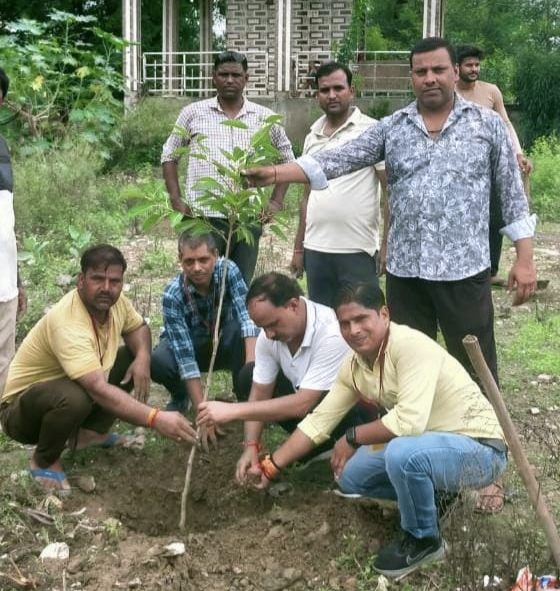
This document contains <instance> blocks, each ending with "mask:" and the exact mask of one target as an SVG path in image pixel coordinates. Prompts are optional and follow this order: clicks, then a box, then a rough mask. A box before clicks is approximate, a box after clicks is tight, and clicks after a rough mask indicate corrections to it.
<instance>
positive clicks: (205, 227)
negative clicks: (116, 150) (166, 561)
mask: <svg viewBox="0 0 560 591" xmlns="http://www.w3.org/2000/svg"><path fill="white" fill-rule="evenodd" d="M281 119H282V117H281V116H279V115H271V116H269V117H267V118H266V119H264V120H263V126H262V127H261V128H260V129H259V130H257V131H256V132H255V133H254V134H253V135H252V136H251V139H250V142H249V147H248V148H247V149H243V148H240V147H238V146H236V147H234V149H233V150H232V151H231V152H230V151H227V150H223V149H222V150H221V152H222V155H223V157H224V159H223V160H222V161H217V160H215V159H213V158H211V156H210V155H209V151H208V149H207V148H206V146H205V145H204V139H205V138H204V137H201V136H199V137H197V138H196V141H195V142H194V145H193V146H192V147H191V148H189V150H190V157H191V158H199V159H202V160H205V161H206V162H208V163H210V164H211V165H212V167H213V168H214V170H215V171H216V176H215V177H203V178H201V179H199V181H198V182H197V183H196V184H195V186H194V189H195V190H196V191H200V192H201V195H200V196H198V197H197V201H196V204H195V205H191V209H192V212H193V217H190V218H187V219H182V216H181V215H180V214H177V213H176V212H173V211H172V210H171V209H170V207H169V205H168V204H167V201H166V202H165V203H162V201H161V195H162V192H161V191H159V190H158V191H157V192H156V193H152V194H149V195H145V196H141V195H139V194H138V193H134V194H130V196H131V197H133V198H134V199H135V200H136V202H137V203H136V205H135V206H134V207H133V208H132V209H131V210H130V215H131V216H138V215H144V216H147V218H146V221H147V222H148V224H149V226H150V227H151V226H153V225H154V224H155V223H157V221H158V220H160V219H161V218H162V217H166V218H168V219H169V220H170V222H171V224H172V226H173V227H174V228H176V229H177V230H178V231H182V230H185V229H188V230H190V231H191V232H192V233H193V234H203V233H207V232H211V231H212V232H215V230H213V229H212V228H211V226H210V224H209V223H208V222H207V221H206V220H205V218H204V217H203V215H202V214H201V213H200V212H201V211H204V210H206V211H207V210H208V209H210V210H212V211H214V212H216V213H219V214H221V215H222V216H223V217H224V218H225V220H226V221H227V228H226V231H225V233H224V235H223V236H222V238H223V239H224V241H225V244H226V247H225V252H224V258H225V260H226V264H225V272H224V274H223V276H222V280H221V285H220V286H219V297H218V306H217V312H216V322H215V326H214V332H213V335H212V355H211V358H210V363H209V367H208V372H207V376H206V381H205V384H204V391H203V399H204V400H206V399H207V398H208V393H209V391H210V387H211V385H212V376H213V370H214V364H215V360H216V355H217V352H218V344H219V341H220V328H221V327H220V324H221V323H220V320H221V314H222V308H223V301H224V294H225V288H226V280H227V270H228V266H229V263H228V261H229V252H230V245H231V241H232V238H233V236H234V234H235V235H236V236H237V238H238V240H244V241H246V242H249V243H251V242H252V241H253V235H252V233H251V227H252V226H253V225H254V224H255V223H262V222H263V221H265V220H268V219H269V215H268V212H267V206H268V200H269V193H268V191H267V190H266V189H262V188H251V189H250V188H248V187H247V185H246V183H245V181H244V177H243V176H242V174H241V173H242V171H243V170H245V169H248V168H253V167H255V166H262V165H266V164H270V163H273V162H275V161H277V160H278V158H279V156H280V153H279V152H278V150H277V149H276V148H275V146H274V145H273V143H272V141H271V137H270V131H271V129H272V127H273V126H274V125H277V124H279V123H280V121H281ZM223 125H224V126H226V127H236V128H238V129H241V130H248V127H247V125H246V124H245V123H243V122H242V121H239V120H236V119H229V120H227V121H224V122H223ZM174 133H176V134H177V135H181V134H184V133H185V132H184V130H182V129H180V128H175V130H174ZM180 151H181V152H185V151H186V150H185V149H183V148H181V149H180ZM180 151H177V155H180ZM282 223H283V217H282V216H281V215H276V217H275V219H273V220H272V222H271V224H270V226H269V227H270V229H271V231H273V232H274V233H275V234H277V235H278V236H280V237H282V238H285V236H284V233H283V231H282V228H281V224H282ZM199 432H200V429H199ZM196 449H197V448H196V447H195V446H193V447H192V448H191V451H190V454H189V458H188V461H187V470H186V473H185V485H184V488H183V493H182V495H181V517H180V521H179V527H180V529H181V530H184V529H185V525H186V519H187V500H188V494H189V489H190V481H191V475H192V469H193V463H194V457H195V454H196Z"/></svg>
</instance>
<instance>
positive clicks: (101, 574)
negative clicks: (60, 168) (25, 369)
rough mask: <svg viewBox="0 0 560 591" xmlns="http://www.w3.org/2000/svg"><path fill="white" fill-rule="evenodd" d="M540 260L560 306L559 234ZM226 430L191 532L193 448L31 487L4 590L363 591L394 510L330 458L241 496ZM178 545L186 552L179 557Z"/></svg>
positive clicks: (198, 491) (107, 457)
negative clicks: (360, 488) (58, 486)
mask: <svg viewBox="0 0 560 591" xmlns="http://www.w3.org/2000/svg"><path fill="white" fill-rule="evenodd" d="M536 254H537V260H538V262H539V278H542V279H549V280H550V285H549V286H548V287H547V288H546V292H545V291H544V290H543V292H542V294H541V296H539V297H541V299H542V301H543V302H546V305H547V306H549V307H553V308H555V309H558V296H557V292H556V289H557V286H556V285H555V283H557V282H558V277H559V276H560V246H559V240H558V236H556V235H547V234H542V235H540V236H539V239H538V240H537V250H536ZM130 258H131V257H129V259H130ZM132 258H134V257H132ZM504 258H505V259H506V260H507V259H508V258H511V252H507V251H506V253H505V255H504ZM506 267H507V263H506V264H504V265H503V269H504V272H505V269H506ZM496 298H497V302H496V309H497V317H498V318H500V317H501V316H500V311H503V309H505V307H507V303H508V301H509V300H508V296H506V294H505V292H496ZM521 313H523V312H521ZM500 322H501V323H502V324H503V323H506V324H507V322H508V321H507V315H504V316H503V319H501V320H500ZM506 328H507V327H506ZM506 332H507V330H506ZM159 395H160V396H162V394H161V392H160V394H159ZM123 428H124V429H127V428H128V426H124V427H123ZM226 431H227V432H226V436H225V437H224V438H223V439H221V440H220V444H219V450H218V451H217V452H216V451H215V452H211V453H209V454H206V453H203V452H200V453H197V455H196V458H195V465H194V470H193V482H192V487H191V492H190V495H189V498H188V503H187V507H188V513H187V515H188V519H187V527H186V530H185V531H181V530H180V529H179V527H178V524H179V518H180V505H181V493H182V489H183V484H184V474H185V468H186V463H187V457H188V453H189V447H188V446H185V445H180V444H175V443H172V442H167V441H164V440H162V439H160V438H158V437H157V436H155V435H154V434H152V433H151V432H146V433H145V434H144V435H145V437H146V438H147V441H146V445H145V447H144V449H142V450H140V451H138V450H130V449H123V448H114V449H109V450H102V449H97V450H84V451H81V452H75V453H74V454H69V455H67V456H66V457H65V460H64V466H65V470H66V471H67V473H68V474H69V476H70V477H71V483H72V484H73V486H74V485H75V488H74V489H73V491H72V494H71V495H70V496H69V497H68V498H65V499H63V500H62V501H55V500H53V499H52V498H50V497H49V498H45V495H44V494H43V493H42V492H41V491H36V490H32V491H29V490H28V489H25V488H23V489H22V498H21V499H18V500H16V502H14V503H13V506H12V507H11V509H12V510H13V513H14V515H16V516H17V518H14V519H13V520H12V524H13V526H11V527H9V528H5V529H4V530H0V591H12V590H15V589H22V588H28V589H36V590H38V591H47V590H53V591H54V590H57V591H67V590H70V589H75V590H83V591H109V590H112V589H144V590H158V589H166V590H169V591H206V590H208V591H280V590H282V589H290V590H294V591H303V590H315V591H321V590H322V589H339V590H341V591H355V590H356V589H357V588H358V587H357V579H356V573H357V572H358V571H362V572H363V571H364V569H366V570H367V568H368V566H367V565H368V561H369V559H370V558H371V556H372V554H374V553H375V551H376V550H377V549H378V548H379V546H380V545H383V544H385V543H387V542H388V541H389V540H390V539H391V538H392V536H393V533H394V532H395V530H396V529H397V528H398V511H397V509H396V507H395V506H394V505H392V504H390V503H387V504H384V505H381V504H379V503H377V502H375V501H372V500H362V499H361V500H357V501H355V500H353V501H349V500H346V499H341V498H339V497H337V496H336V495H334V494H333V493H332V492H331V490H330V489H331V486H332V477H331V473H330V470H329V465H328V462H318V463H316V464H313V465H312V466H310V467H308V468H307V469H305V470H297V469H295V468H291V469H289V470H287V471H286V474H285V475H284V477H283V479H282V481H281V482H280V484H278V485H276V486H275V487H274V488H272V489H270V490H269V491H266V492H264V491H255V490H250V489H244V488H240V487H239V486H237V485H236V484H235V482H234V480H233V475H234V469H235V464H236V461H237V459H238V457H239V455H240V453H241V450H242V448H241V440H242V430H241V425H228V426H227V429H226ZM14 452H17V453H22V454H23V453H24V452H23V451H22V449H21V446H15V447H13V448H10V449H8V451H7V452H4V453H14ZM27 453H28V452H27V451H25V455H27ZM3 455H4V454H3V453H0V462H3V461H4V458H3V457H2V456H3ZM24 466H25V463H23V461H22V468H23V467H24ZM18 477H21V478H23V476H22V475H19V476H18V475H17V474H15V475H12V478H14V479H17V478H18ZM84 477H93V479H94V481H95V484H96V487H95V490H93V491H92V492H84V490H81V489H80V488H79V487H78V486H77V485H78V479H79V478H82V480H83V479H84ZM30 499H32V501H33V502H32V503H31V504H30ZM19 501H21V502H19ZM59 503H60V504H59ZM30 507H33V508H32V509H31V508H30ZM49 542H66V543H67V544H68V546H69V558H68V560H64V561H58V560H57V561H44V562H43V561H41V560H40V559H39V554H40V552H41V551H42V550H43V548H44V547H45V546H46V545H47V543H49ZM173 543H182V544H184V553H180V554H179V555H177V556H172V554H173V551H172V548H173V547H171V549H170V548H167V549H166V547H168V546H169V545H170V544H173ZM348 557H352V558H350V559H348ZM402 588H403V590H404V589H414V588H416V587H414V586H412V587H408V588H407V587H402ZM418 588H419V587H418ZM481 588H482V585H481ZM508 588H509V587H508ZM442 589H444V588H443V587H442ZM372 591H373V587H372Z"/></svg>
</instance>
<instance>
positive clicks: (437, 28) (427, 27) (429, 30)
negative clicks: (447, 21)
mask: <svg viewBox="0 0 560 591" xmlns="http://www.w3.org/2000/svg"><path fill="white" fill-rule="evenodd" d="M444 3H445V0H424V27H423V33H422V36H423V37H424V38H426V37H443V14H444Z"/></svg>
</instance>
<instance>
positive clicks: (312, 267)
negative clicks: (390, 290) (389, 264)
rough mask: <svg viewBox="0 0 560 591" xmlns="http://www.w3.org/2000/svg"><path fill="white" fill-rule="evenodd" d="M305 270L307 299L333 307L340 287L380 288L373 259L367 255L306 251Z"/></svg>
mask: <svg viewBox="0 0 560 591" xmlns="http://www.w3.org/2000/svg"><path fill="white" fill-rule="evenodd" d="M304 267H305V273H306V275H307V292H308V293H309V299H310V300H312V301H313V302H317V303H319V304H324V305H325V306H330V307H332V305H333V302H334V297H335V295H336V292H337V291H338V289H339V288H340V287H342V286H343V285H352V284H354V283H372V284H373V285H379V279H378V277H377V263H376V260H375V257H372V256H370V255H369V254H368V253H367V252H355V253H345V254H338V253H330V252H318V251H316V250H309V249H307V248H306V249H305V251H304Z"/></svg>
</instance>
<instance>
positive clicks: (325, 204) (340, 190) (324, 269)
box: [290, 62, 385, 306]
mask: <svg viewBox="0 0 560 591" xmlns="http://www.w3.org/2000/svg"><path fill="white" fill-rule="evenodd" d="M317 82H318V91H317V100H318V102H319V106H320V107H321V109H322V110H323V112H324V113H325V114H324V115H323V116H322V117H320V118H319V119H318V120H317V121H316V122H315V123H314V124H313V125H312V126H311V133H309V134H308V136H307V137H306V138H305V144H304V146H303V153H304V154H316V153H319V152H326V151H328V150H332V149H333V148H336V147H337V146H340V145H343V144H344V143H345V142H347V141H349V140H351V139H354V138H356V137H358V136H359V135H360V134H361V133H362V132H363V131H364V130H365V129H367V128H368V127H370V126H371V125H374V124H375V123H376V120H375V119H372V118H371V117H368V116H367V115H364V114H363V113H362V112H361V111H360V109H358V107H354V106H352V100H353V98H354V87H353V86H352V72H351V71H350V69H349V68H348V67H347V66H345V65H343V64H340V63H338V62H328V63H326V64H323V65H321V66H320V67H319V69H318V70H317ZM378 174H380V175H383V177H382V178H383V179H384V178H385V177H384V174H385V172H384V171H382V172H381V173H376V170H375V167H374V166H368V167H366V168H362V169H360V170H356V171H355V172H352V173H350V174H346V175H344V176H341V177H339V178H337V179H333V181H332V182H331V183H330V184H329V188H328V193H329V198H328V199H324V192H323V191H317V190H311V188H310V186H309V185H308V184H307V185H306V186H305V189H304V194H303V199H302V202H301V204H300V212H299V225H298V229H297V232H296V237H295V242H294V252H293V256H292V261H291V264H290V270H291V271H292V272H293V273H295V274H296V276H297V277H301V275H302V272H303V269H305V272H306V275H307V290H308V293H309V299H311V300H313V301H314V302H318V303H320V304H324V305H325V306H332V304H333V300H334V295H335V293H336V292H337V290H338V288H339V287H340V286H341V285H343V284H352V283H356V282H359V281H367V282H372V283H374V284H376V285H377V283H378V279H377V267H376V253H377V250H378V248H379V197H380V195H379V193H380V187H379V180H380V177H379V176H378Z"/></svg>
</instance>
